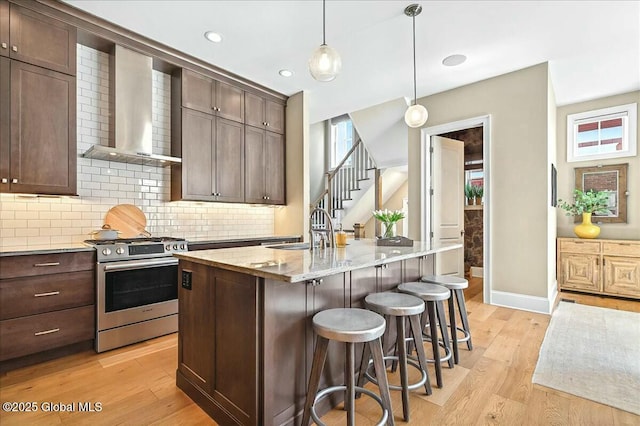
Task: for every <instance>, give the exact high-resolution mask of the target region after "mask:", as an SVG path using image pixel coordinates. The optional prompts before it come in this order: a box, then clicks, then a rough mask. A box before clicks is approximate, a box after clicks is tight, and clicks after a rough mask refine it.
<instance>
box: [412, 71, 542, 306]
mask: <svg viewBox="0 0 640 426" xmlns="http://www.w3.org/2000/svg"><path fill="white" fill-rule="evenodd" d="M548 89H549V88H548V64H546V63H545V64H540V65H536V66H533V67H529V68H526V69H523V70H519V71H515V72H512V73H509V74H505V75H501V76H498V77H494V78H491V79H488V80H484V81H480V82H477V83H474V84H470V85H467V86H463V87H460V88H457V89H453V90H449V91H446V92H442V93H438V94H435V95H432V96H427V97H424V98H421V99H419V100H418V102H419V103H421V104H422V105H424V106H425V107H426V108H427V110H428V111H429V120H428V122H427V124H426V126H429V127H430V126H437V125H441V124H446V123H451V122H454V121H460V120H464V119H468V118H471V117H479V116H483V115H487V114H489V115H490V116H491V129H490V137H491V140H490V153H489V155H490V164H491V172H490V173H491V179H490V187H489V188H485V191H487V190H488V191H491V194H490V200H491V201H490V203H491V204H490V206H489V209H490V210H489V211H490V216H491V217H490V234H489V235H487V236H486V237H487V238H489V239H490V244H491V252H490V259H491V262H492V263H491V265H492V266H491V268H492V271H491V273H492V281H491V286H492V289H493V292H494V295H495V296H499V298H498V297H496V299H499V300H493V299H492V301H493V302H495V303H499V304H508V305H510V306H514V307H515V306H517V307H521V308H524V309H532V310H541V311H544V310H546V309H547V308H548V305H549V301H548V288H549V286H550V284H549V282H548V281H549V277H550V275H551V274H550V272H549V268H554V265H553V264H549V262H548V259H549V257H550V253H549V250H550V244H549V241H548V240H549V235H548V232H547V230H548V228H549V220H550V214H551V213H550V210H549V198H548V195H549V190H548V188H549V185H548V183H549V168H550V166H549V163H550V158H549V148H548V145H549V144H550V143H553V142H552V141H551V142H550V141H549V130H548V129H549V123H548V120H549V117H548V110H549V102H551V101H550V100H549V93H548ZM420 197H421V194H420V129H415V130H412V131H410V132H409V209H410V214H409V232H410V233H409V237H410V238H413V239H419V238H420V235H421V229H420V217H419V211H420V210H419V209H420V207H419V206H420Z"/></svg>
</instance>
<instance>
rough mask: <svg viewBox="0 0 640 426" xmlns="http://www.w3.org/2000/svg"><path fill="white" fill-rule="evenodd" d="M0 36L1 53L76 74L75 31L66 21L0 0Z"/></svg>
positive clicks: (65, 72) (33, 63) (40, 65)
mask: <svg viewBox="0 0 640 426" xmlns="http://www.w3.org/2000/svg"><path fill="white" fill-rule="evenodd" d="M7 12H8V13H7ZM0 38H1V39H0V54H1V55H2V56H9V57H10V58H11V59H16V60H18V61H22V62H27V63H29V64H32V65H37V66H39V67H43V68H47V69H50V70H53V71H58V72H61V73H64V74H69V75H75V74H76V38H77V34H76V28H75V27H73V26H71V25H69V24H66V23H64V22H62V21H58V20H57V19H53V18H50V17H48V16H45V15H41V14H39V13H37V12H34V11H32V10H29V9H27V8H24V7H21V6H18V5H16V4H9V3H8V2H7V1H5V0H0Z"/></svg>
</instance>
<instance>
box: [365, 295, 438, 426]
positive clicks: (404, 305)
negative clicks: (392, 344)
mask: <svg viewBox="0 0 640 426" xmlns="http://www.w3.org/2000/svg"><path fill="white" fill-rule="evenodd" d="M364 301H365V305H366V307H367V309H370V310H372V311H374V312H377V313H378V314H380V315H389V316H392V317H395V318H396V330H397V336H396V349H397V351H398V356H383V359H384V360H385V361H386V360H389V359H393V360H396V361H398V363H399V364H400V383H401V385H400V386H397V385H389V389H392V390H400V391H402V414H403V416H404V420H405V421H406V422H408V421H409V391H410V390H414V389H418V388H419V387H421V386H422V385H424V390H425V392H426V393H427V395H431V382H430V381H429V374H428V372H427V357H426V355H425V353H424V347H423V346H422V329H421V327H420V314H422V313H423V312H424V309H425V308H424V302H423V301H422V299H419V298H417V297H415V296H411V295H410V294H404V293H394V292H383V293H373V294H369V295H368V296H367V297H366V298H365V299H364ZM407 319H409V325H410V329H411V334H412V336H413V343H414V344H415V346H416V352H417V353H418V363H419V364H416V363H415V362H414V361H412V360H408V359H407V340H411V338H409V339H406V338H405V336H406V326H405V321H406V320H407ZM369 355H370V354H369V350H368V348H367V347H365V349H364V354H363V356H362V364H361V366H360V375H359V377H358V386H360V387H362V386H363V385H364V379H365V377H366V378H367V379H369V380H370V381H371V382H373V383H376V384H377V383H378V382H377V376H376V377H375V378H374V377H372V376H371V374H369V371H368V370H369V365H370V364H371V362H370V361H369ZM407 365H410V366H412V367H414V368H416V369H417V370H418V371H420V373H421V378H420V380H419V381H418V382H416V383H413V384H409V378H408V375H407Z"/></svg>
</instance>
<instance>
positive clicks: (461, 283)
mask: <svg viewBox="0 0 640 426" xmlns="http://www.w3.org/2000/svg"><path fill="white" fill-rule="evenodd" d="M422 281H423V282H425V283H433V284H440V285H441V286H445V287H446V288H448V289H449V290H464V289H465V288H467V287H469V281H467V280H466V279H464V278H460V277H456V276H454V275H425V276H424V277H422Z"/></svg>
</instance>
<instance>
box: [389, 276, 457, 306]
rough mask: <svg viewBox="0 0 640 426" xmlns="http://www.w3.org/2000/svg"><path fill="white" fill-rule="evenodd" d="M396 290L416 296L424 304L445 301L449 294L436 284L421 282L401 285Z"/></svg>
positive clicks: (446, 289) (445, 289)
mask: <svg viewBox="0 0 640 426" xmlns="http://www.w3.org/2000/svg"><path fill="white" fill-rule="evenodd" d="M398 290H399V291H401V292H403V293H408V294H411V295H413V296H417V297H419V298H420V299H422V300H424V301H425V302H436V301H439V300H447V299H448V298H449V295H450V294H451V292H450V291H449V289H448V288H446V287H443V286H441V285H438V284H432V283H424V282H421V281H416V282H411V283H402V284H400V285H399V286H398Z"/></svg>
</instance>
